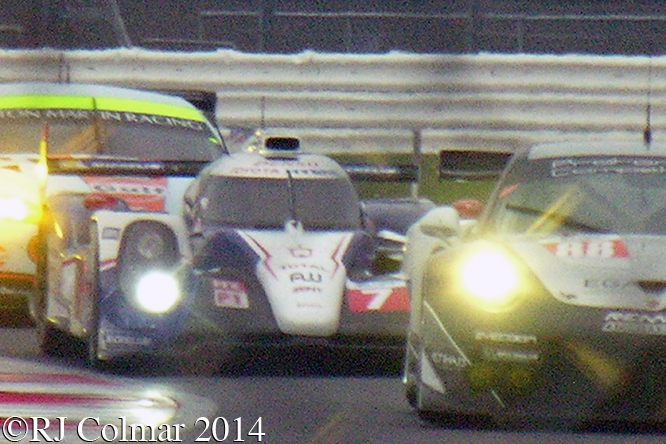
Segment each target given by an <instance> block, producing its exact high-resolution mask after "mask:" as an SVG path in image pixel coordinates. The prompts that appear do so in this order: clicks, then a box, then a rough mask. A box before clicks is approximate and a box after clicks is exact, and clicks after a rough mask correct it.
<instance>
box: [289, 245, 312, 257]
mask: <svg viewBox="0 0 666 444" xmlns="http://www.w3.org/2000/svg"><path fill="white" fill-rule="evenodd" d="M289 252H290V253H291V255H292V256H293V257H310V256H312V249H310V248H305V247H302V246H300V245H299V246H298V247H296V248H290V249H289Z"/></svg>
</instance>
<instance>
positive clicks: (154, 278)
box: [135, 271, 180, 314]
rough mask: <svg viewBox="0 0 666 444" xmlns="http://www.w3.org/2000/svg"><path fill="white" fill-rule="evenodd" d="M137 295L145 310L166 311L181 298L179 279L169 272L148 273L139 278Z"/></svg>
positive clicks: (139, 303)
mask: <svg viewBox="0 0 666 444" xmlns="http://www.w3.org/2000/svg"><path fill="white" fill-rule="evenodd" d="M135 297H136V302H137V303H138V305H139V306H140V307H141V308H142V309H143V310H145V311H147V312H150V313H156V314H159V313H166V312H168V311H169V310H171V309H172V308H173V307H174V306H175V305H176V304H177V303H178V301H179V300H180V289H179V286H178V281H177V280H176V278H174V277H173V276H172V275H170V274H168V273H164V272H160V271H153V272H150V273H147V274H145V275H144V276H142V277H141V278H140V279H139V280H138V282H137V284H136V289H135Z"/></svg>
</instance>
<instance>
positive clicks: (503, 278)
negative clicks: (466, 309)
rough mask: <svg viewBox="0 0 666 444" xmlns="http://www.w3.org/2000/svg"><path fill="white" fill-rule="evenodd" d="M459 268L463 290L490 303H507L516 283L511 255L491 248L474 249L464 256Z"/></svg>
mask: <svg viewBox="0 0 666 444" xmlns="http://www.w3.org/2000/svg"><path fill="white" fill-rule="evenodd" d="M459 272H460V283H461V285H462V288H463V289H464V291H465V292H466V293H468V294H469V295H470V296H471V297H473V298H475V299H477V300H478V301H479V302H480V303H482V304H484V305H489V306H492V307H502V306H505V305H507V303H508V302H509V299H510V296H511V295H512V294H515V292H516V290H517V288H518V285H519V284H520V282H519V277H518V271H517V269H516V265H515V264H514V263H513V262H512V260H511V258H509V257H508V256H507V255H506V254H504V253H503V252H502V251H500V250H497V249H492V248H488V249H484V250H480V251H475V252H474V253H473V254H471V255H470V256H469V257H467V258H465V260H464V261H463V263H462V264H461V266H460V271H459Z"/></svg>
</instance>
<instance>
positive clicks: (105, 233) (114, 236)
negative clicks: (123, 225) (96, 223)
mask: <svg viewBox="0 0 666 444" xmlns="http://www.w3.org/2000/svg"><path fill="white" fill-rule="evenodd" d="M102 239H107V240H118V239H120V228H115V227H104V229H102Z"/></svg>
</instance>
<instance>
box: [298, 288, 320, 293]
mask: <svg viewBox="0 0 666 444" xmlns="http://www.w3.org/2000/svg"><path fill="white" fill-rule="evenodd" d="M292 291H293V292H294V293H321V288H319V287H308V286H300V287H294V288H293V289H292Z"/></svg>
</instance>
